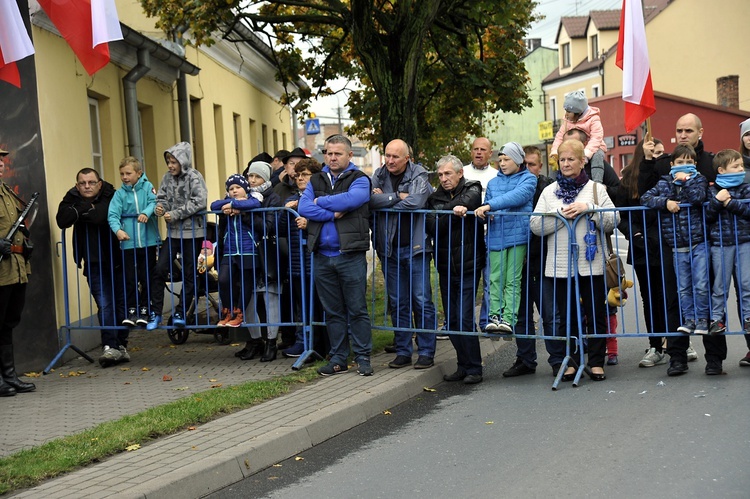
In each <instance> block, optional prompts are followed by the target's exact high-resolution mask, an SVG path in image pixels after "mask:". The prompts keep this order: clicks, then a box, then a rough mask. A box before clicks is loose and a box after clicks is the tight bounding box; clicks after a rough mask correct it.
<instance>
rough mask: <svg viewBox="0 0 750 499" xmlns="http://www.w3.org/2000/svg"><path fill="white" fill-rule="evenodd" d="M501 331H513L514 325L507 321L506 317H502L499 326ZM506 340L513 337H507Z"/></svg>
mask: <svg viewBox="0 0 750 499" xmlns="http://www.w3.org/2000/svg"><path fill="white" fill-rule="evenodd" d="M498 328H499V330H500V332H501V333H512V332H513V326H511V325H510V322H508V321H506V320H505V319H500V325H499V326H498ZM506 340H508V341H510V340H511V338H506Z"/></svg>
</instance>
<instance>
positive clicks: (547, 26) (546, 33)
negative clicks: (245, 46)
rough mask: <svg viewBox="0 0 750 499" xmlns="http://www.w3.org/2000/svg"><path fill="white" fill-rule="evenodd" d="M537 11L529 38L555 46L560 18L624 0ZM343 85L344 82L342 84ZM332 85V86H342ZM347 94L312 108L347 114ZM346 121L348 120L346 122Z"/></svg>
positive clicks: (550, 2) (559, 2)
mask: <svg viewBox="0 0 750 499" xmlns="http://www.w3.org/2000/svg"><path fill="white" fill-rule="evenodd" d="M537 3H538V4H539V5H537V8H536V10H537V12H544V13H545V16H546V17H545V18H544V19H542V20H541V21H538V22H536V23H534V24H532V26H531V30H530V31H529V34H528V37H529V38H541V39H542V45H543V46H545V47H554V46H555V45H554V44H555V36H557V27H558V25H559V24H560V18H561V17H564V16H583V15H586V14H588V12H589V11H590V10H609V9H620V8H622V0H537ZM341 85H343V82H342V84H341ZM341 85H339V86H338V87H336V86H334V85H331V87H332V88H340V86H341ZM346 99H347V96H346V95H345V94H340V95H338V100H337V98H336V97H326V98H324V99H319V100H317V101H315V102H313V103H312V106H311V109H312V111H313V112H315V113H317V114H318V115H320V116H332V117H335V116H336V115H337V114H336V108H337V107H339V106H341V107H344V110H343V116H345V117H346V116H347V114H346V107H345V106H346ZM321 121H323V122H326V123H329V122H335V120H332V119H326V118H323V119H321ZM345 123H346V122H345Z"/></svg>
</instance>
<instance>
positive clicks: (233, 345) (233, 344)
mask: <svg viewBox="0 0 750 499" xmlns="http://www.w3.org/2000/svg"><path fill="white" fill-rule="evenodd" d="M229 346H230V347H238V346H240V344H239V343H232V344H231V345H229Z"/></svg>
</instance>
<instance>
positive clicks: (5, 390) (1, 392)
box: [0, 378, 18, 397]
mask: <svg viewBox="0 0 750 499" xmlns="http://www.w3.org/2000/svg"><path fill="white" fill-rule="evenodd" d="M16 393H18V392H16V389H15V388H13V387H12V386H10V385H9V384H8V383H6V382H5V381H3V378H0V397H12V396H13V395H15V394H16Z"/></svg>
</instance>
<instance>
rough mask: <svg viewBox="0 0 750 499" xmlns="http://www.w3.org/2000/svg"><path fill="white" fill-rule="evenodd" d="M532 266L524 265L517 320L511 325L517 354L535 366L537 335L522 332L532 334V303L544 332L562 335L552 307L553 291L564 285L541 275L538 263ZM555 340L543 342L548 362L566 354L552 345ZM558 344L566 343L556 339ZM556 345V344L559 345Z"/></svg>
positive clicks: (542, 270) (557, 318)
mask: <svg viewBox="0 0 750 499" xmlns="http://www.w3.org/2000/svg"><path fill="white" fill-rule="evenodd" d="M532 267H533V268H529V269H524V271H523V274H522V276H521V302H520V306H519V309H518V321H517V322H516V325H515V327H514V332H515V334H516V346H517V347H518V351H517V352H516V356H517V357H518V358H519V359H521V362H523V363H524V364H525V365H526V366H527V367H531V368H536V366H537V362H536V339H533V338H532V339H523V338H521V337H520V336H521V335H527V334H534V333H535V328H534V305H536V309H537V310H538V311H539V314H540V315H541V319H542V328H543V330H544V336H550V337H552V336H565V331H564V330H563V328H562V323H561V322H560V311H559V309H558V308H557V307H554V303H555V292H557V293H565V292H566V289H565V288H562V289H561V288H560V287H559V286H558V287H557V289H555V280H554V279H552V278H551V277H542V276H541V275H540V272H544V269H543V268H540V266H539V265H538V264H536V265H535V264H533V263H532ZM554 343H555V340H544V346H545V347H546V348H547V352H548V353H549V364H550V365H552V366H554V365H555V364H561V363H562V361H563V358H564V357H565V354H564V353H563V354H562V355H560V349H559V348H555V346H556V345H555V344H554ZM559 343H560V345H565V344H564V343H562V342H559ZM558 346H559V345H558Z"/></svg>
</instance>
